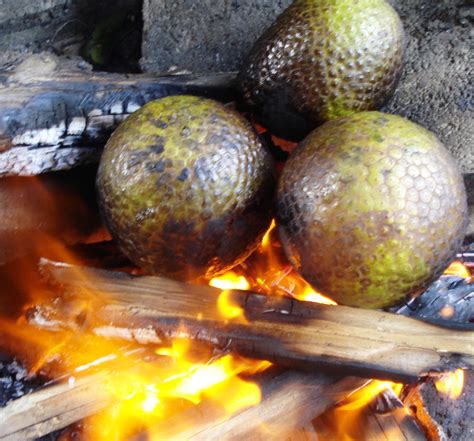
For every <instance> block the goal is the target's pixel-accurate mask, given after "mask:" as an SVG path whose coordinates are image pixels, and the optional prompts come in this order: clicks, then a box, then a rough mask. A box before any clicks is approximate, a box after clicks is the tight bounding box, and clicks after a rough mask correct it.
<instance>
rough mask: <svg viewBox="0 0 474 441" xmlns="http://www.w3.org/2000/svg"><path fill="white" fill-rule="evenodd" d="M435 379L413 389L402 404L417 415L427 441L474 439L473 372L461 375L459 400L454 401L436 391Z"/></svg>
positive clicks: (468, 371) (425, 381)
mask: <svg viewBox="0 0 474 441" xmlns="http://www.w3.org/2000/svg"><path fill="white" fill-rule="evenodd" d="M435 383H436V379H434V378H429V379H426V380H424V381H423V382H422V383H420V384H418V385H416V386H414V387H412V388H411V389H410V391H409V392H408V395H407V397H406V399H405V400H404V401H405V404H406V406H407V407H409V408H410V409H411V411H412V412H413V413H414V415H416V417H417V419H418V420H419V421H420V422H421V424H422V425H423V428H424V430H425V432H426V433H427V435H428V436H429V438H430V439H433V440H436V441H451V440H452V441H468V440H471V439H473V437H474V421H473V419H472V415H473V413H474V371H473V370H466V371H465V373H464V387H463V391H462V394H461V396H460V397H458V398H455V399H453V398H452V397H450V396H449V395H448V394H443V393H440V392H438V390H437V388H436V384H435Z"/></svg>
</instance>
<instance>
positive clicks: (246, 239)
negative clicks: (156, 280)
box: [97, 96, 275, 281]
mask: <svg viewBox="0 0 474 441" xmlns="http://www.w3.org/2000/svg"><path fill="white" fill-rule="evenodd" d="M274 181H275V179H274V168H273V163H272V160H271V157H270V155H269V153H267V151H266V150H265V149H264V148H263V147H262V145H261V144H260V141H259V139H258V137H257V135H256V134H255V132H254V131H253V129H252V128H251V126H250V125H249V123H248V122H247V121H246V120H245V119H244V118H243V117H242V116H240V115H239V114H238V113H236V112H235V111H233V110H230V109H228V108H226V107H225V106H224V105H222V104H220V103H217V102H214V101H212V100H208V99H203V98H198V97H193V96H173V97H167V98H163V99H160V100H157V101H154V102H151V103H148V104H146V105H145V106H143V107H142V108H141V109H140V110H138V111H137V112H135V113H134V114H133V115H131V116H130V117H129V118H127V120H126V121H125V122H123V123H122V124H121V125H120V126H119V127H118V128H117V130H116V131H115V132H114V133H113V135H112V136H111V138H110V140H109V141H108V143H107V145H106V147H105V150H104V153H103V156H102V158H101V162H100V167H99V171H98V176H97V189H98V195H99V204H100V207H101V211H102V214H103V218H104V220H105V223H106V225H107V226H108V228H109V230H110V232H111V234H112V236H113V237H114V239H115V240H116V241H117V242H118V244H119V246H120V248H121V249H122V251H123V252H124V253H125V254H126V255H127V256H128V257H129V258H130V259H131V260H132V261H133V262H135V263H136V264H137V265H138V266H140V267H142V268H144V269H145V270H146V271H148V272H150V273H155V274H160V275H165V276H168V277H172V278H175V279H180V280H187V281H192V280H196V279H199V278H201V277H204V278H209V277H213V276H214V275H216V274H218V273H220V272H223V271H226V270H227V269H229V268H231V267H232V266H234V265H236V264H238V263H239V262H241V261H242V260H243V259H245V258H246V257H247V256H248V255H249V254H250V253H251V252H252V251H253V250H254V248H255V247H256V246H257V244H258V241H259V239H260V238H261V236H262V235H263V234H264V232H265V231H266V229H267V228H268V226H269V223H270V221H271V217H272V203H273V197H272V195H273V190H274V183H275V182H274Z"/></svg>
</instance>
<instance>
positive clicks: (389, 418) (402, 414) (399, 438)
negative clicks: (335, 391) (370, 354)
mask: <svg viewBox="0 0 474 441" xmlns="http://www.w3.org/2000/svg"><path fill="white" fill-rule="evenodd" d="M342 404H344V403H342ZM346 412H347V413H346ZM346 412H342V411H340V410H338V406H336V407H335V408H332V409H330V410H329V411H328V412H326V413H324V414H322V415H320V416H319V417H318V418H316V419H315V420H314V421H313V426H314V427H315V430H316V435H317V437H318V439H319V441H332V440H334V439H343V438H344V435H345V436H346V438H344V439H357V440H359V439H360V440H362V439H363V440H371V441H407V440H410V441H427V440H428V439H431V438H427V436H426V434H425V433H424V431H423V430H422V428H421V427H420V425H419V424H418V422H417V421H416V419H415V418H414V417H413V415H412V414H411V413H410V412H409V411H408V410H407V408H406V407H405V406H404V405H403V403H402V402H401V401H400V399H399V398H398V397H397V396H396V395H395V393H394V392H393V390H392V389H391V388H388V389H386V390H385V391H383V392H382V393H380V394H379V395H378V396H377V397H375V398H374V399H373V400H372V402H371V403H369V404H367V405H365V406H363V407H361V408H359V409H355V410H350V411H346ZM346 419H349V422H348V421H346ZM341 424H342V429H341Z"/></svg>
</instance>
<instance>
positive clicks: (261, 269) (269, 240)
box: [209, 220, 336, 318]
mask: <svg viewBox="0 0 474 441" xmlns="http://www.w3.org/2000/svg"><path fill="white" fill-rule="evenodd" d="M209 284H210V285H211V286H214V287H216V288H220V289H223V290H232V289H240V290H252V291H256V292H261V293H263V294H268V295H286V296H290V297H293V298H295V299H297V300H301V301H305V302H315V303H323V304H326V305H336V302H334V301H333V300H331V299H329V298H327V297H325V296H324V295H322V294H321V293H319V292H317V291H316V290H315V289H313V288H312V287H311V286H310V285H309V284H308V283H307V282H306V281H305V280H303V278H302V277H300V276H299V275H298V274H297V273H296V271H295V270H294V269H293V267H292V266H291V265H290V263H289V262H288V261H287V260H286V257H285V256H284V253H283V251H282V249H281V244H280V243H279V241H278V240H277V238H276V223H275V220H273V221H272V223H271V225H270V227H269V229H268V230H267V231H266V233H265V235H264V236H263V238H262V241H261V243H260V245H259V247H258V249H257V251H256V252H255V253H254V254H253V255H252V256H251V257H250V258H249V259H248V260H247V261H246V262H245V263H244V264H243V265H241V266H240V267H239V268H238V269H234V270H233V271H229V272H227V273H225V274H223V275H222V276H219V277H216V278H214V279H212V280H211V281H210V283H209ZM220 300H221V302H222V307H220V310H221V312H223V315H224V317H226V318H234V317H238V316H239V313H238V311H237V310H234V309H233V308H234V307H235V306H232V307H230V308H229V306H228V305H226V302H227V300H228V296H227V294H223V295H222V299H220Z"/></svg>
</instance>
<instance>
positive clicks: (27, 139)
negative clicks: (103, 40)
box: [0, 54, 235, 176]
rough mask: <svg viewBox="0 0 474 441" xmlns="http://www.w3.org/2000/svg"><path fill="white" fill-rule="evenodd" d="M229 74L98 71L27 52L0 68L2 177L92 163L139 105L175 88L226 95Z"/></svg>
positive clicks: (183, 91)
mask: <svg viewBox="0 0 474 441" xmlns="http://www.w3.org/2000/svg"><path fill="white" fill-rule="evenodd" d="M63 63H64V65H62V64H63ZM234 76H235V73H222V74H219V73H216V74H210V75H205V76H204V75H168V76H158V75H140V74H137V75H126V74H113V73H103V72H102V73H101V72H92V71H90V70H88V69H80V68H79V67H77V66H71V64H70V63H67V62H66V63H65V62H63V61H62V60H60V59H58V58H57V57H55V56H53V55H50V54H41V55H32V56H30V57H28V58H27V59H26V60H25V61H23V63H22V64H21V65H20V66H18V67H17V68H16V69H15V70H14V71H13V72H3V73H0V176H9V175H37V174H40V173H45V172H48V171H56V170H64V169H70V168H73V167H75V166H78V165H83V164H88V163H94V162H97V161H98V159H99V157H100V154H101V149H102V147H103V145H104V143H105V141H106V140H107V138H108V137H109V135H110V134H111V133H112V131H113V130H114V129H115V128H116V127H117V125H118V124H119V123H120V122H121V121H123V120H124V119H125V118H126V117H127V116H128V115H130V114H131V113H132V112H134V111H135V110H137V109H138V108H139V107H141V106H142V105H143V104H145V103H147V102H148V101H151V100H154V99H158V98H161V97H164V96H168V95H177V94H191V95H202V96H206V97H210V98H215V99H219V100H223V101H227V100H230V99H232V98H233V81H234Z"/></svg>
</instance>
